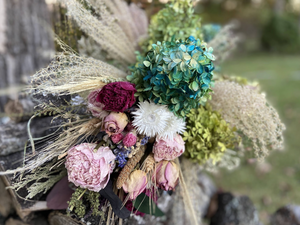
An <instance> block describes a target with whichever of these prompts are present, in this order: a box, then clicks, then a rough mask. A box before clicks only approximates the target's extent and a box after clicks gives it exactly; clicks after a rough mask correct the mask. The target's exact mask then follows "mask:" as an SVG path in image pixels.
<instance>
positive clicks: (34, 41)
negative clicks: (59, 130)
mask: <svg viewBox="0 0 300 225" xmlns="http://www.w3.org/2000/svg"><path fill="white" fill-rule="evenodd" d="M49 21H50V16H49V12H48V8H47V5H46V3H45V1H44V0H0V80H1V82H0V88H1V89H5V90H4V92H6V93H7V92H8V91H9V90H10V88H12V87H16V86H19V85H21V84H26V83H27V81H28V78H29V76H30V75H31V74H33V73H34V72H35V71H36V70H38V69H40V68H41V67H44V66H46V65H47V64H48V63H49V61H50V57H51V55H52V53H53V52H54V44H53V38H52V36H51V25H50V24H49ZM2 92H3V91H2ZM17 96H18V94H17V92H16V93H10V94H3V93H2V94H1V96H0V111H2V112H3V110H4V105H5V104H6V102H7V100H8V98H12V99H16V98H17Z"/></svg>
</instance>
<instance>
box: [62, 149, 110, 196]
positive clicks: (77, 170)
mask: <svg viewBox="0 0 300 225" xmlns="http://www.w3.org/2000/svg"><path fill="white" fill-rule="evenodd" d="M95 147H96V144H92V143H83V144H80V145H76V146H74V147H73V148H71V149H70V150H69V151H68V155H67V159H66V162H65V166H66V169H67V171H68V178H69V181H70V182H72V183H74V184H75V185H76V186H77V187H78V186H79V187H81V188H87V189H88V190H90V191H95V192H99V191H100V190H101V189H103V188H104V187H105V186H106V185H107V182H108V181H109V178H110V173H111V172H112V171H113V168H114V166H115V161H114V160H115V158H116V157H115V155H114V154H113V153H112V151H111V150H110V148H109V147H100V148H99V149H98V150H96V152H94V148H95Z"/></svg>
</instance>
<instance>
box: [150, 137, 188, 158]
mask: <svg viewBox="0 0 300 225" xmlns="http://www.w3.org/2000/svg"><path fill="white" fill-rule="evenodd" d="M184 150H185V147H184V141H183V139H182V137H181V136H180V135H179V134H176V135H175V137H174V138H173V139H171V140H170V139H168V138H165V139H162V138H156V141H155V144H154V146H153V150H152V152H153V153H154V159H155V161H156V162H159V161H161V160H163V159H164V160H173V159H175V158H177V157H179V156H180V155H181V154H182V153H183V152H184Z"/></svg>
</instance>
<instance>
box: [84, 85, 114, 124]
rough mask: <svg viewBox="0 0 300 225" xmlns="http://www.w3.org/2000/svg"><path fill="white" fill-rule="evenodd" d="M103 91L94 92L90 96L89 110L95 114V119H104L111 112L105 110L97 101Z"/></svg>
mask: <svg viewBox="0 0 300 225" xmlns="http://www.w3.org/2000/svg"><path fill="white" fill-rule="evenodd" d="M100 91H101V89H98V90H95V91H92V92H91V93H90V94H89V96H88V107H87V108H88V110H89V111H90V112H91V113H92V114H93V116H94V117H97V118H100V119H103V118H105V117H106V116H107V115H108V114H109V112H107V111H105V110H103V108H104V105H103V104H102V103H100V102H97V101H96V98H97V96H98V94H99V92H100Z"/></svg>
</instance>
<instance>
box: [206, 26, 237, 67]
mask: <svg viewBox="0 0 300 225" xmlns="http://www.w3.org/2000/svg"><path fill="white" fill-rule="evenodd" d="M237 26H238V25H237V23H234V22H232V23H229V24H227V25H226V26H224V27H223V28H222V29H221V30H220V32H219V33H218V34H217V35H216V36H215V37H214V39H212V40H211V41H210V42H208V43H207V46H209V47H212V48H213V49H214V55H215V57H216V59H217V61H218V63H220V62H222V61H224V60H225V59H226V58H228V57H229V56H230V54H231V53H232V52H233V50H234V49H235V48H236V47H237V44H238V42H239V41H240V37H239V36H238V35H237V34H235V33H234V32H233V30H234V29H236V28H237Z"/></svg>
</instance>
